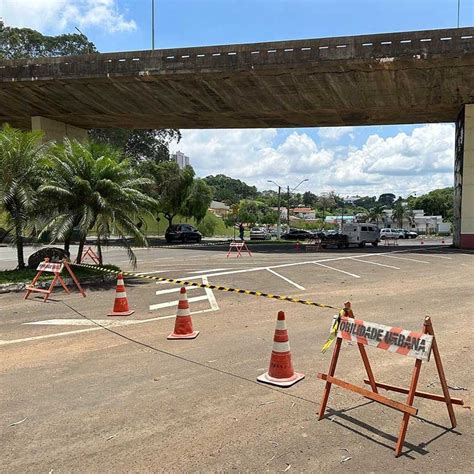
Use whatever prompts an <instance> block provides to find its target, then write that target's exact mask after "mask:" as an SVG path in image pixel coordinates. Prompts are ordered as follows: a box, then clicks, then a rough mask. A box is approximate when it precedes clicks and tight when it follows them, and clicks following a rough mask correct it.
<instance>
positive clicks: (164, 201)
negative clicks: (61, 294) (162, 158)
mask: <svg viewBox="0 0 474 474" xmlns="http://www.w3.org/2000/svg"><path fill="white" fill-rule="evenodd" d="M140 169H141V170H142V171H143V172H145V173H147V174H148V175H149V176H150V177H151V178H152V180H153V185H152V195H153V197H154V198H155V199H156V200H157V202H158V205H157V208H156V211H157V212H161V213H162V214H163V215H164V216H165V218H166V219H167V220H168V225H170V226H171V225H172V224H173V219H174V218H175V216H176V215H178V214H181V213H184V215H189V214H190V212H188V211H189V207H188V209H187V208H186V206H185V203H186V200H187V198H188V196H189V194H190V192H191V188H192V186H193V182H194V170H193V169H192V167H191V166H186V167H184V168H183V169H180V168H179V166H178V164H177V163H174V162H171V161H168V162H163V163H154V162H146V163H143V165H142V166H141V168H140ZM188 204H189V203H188Z"/></svg>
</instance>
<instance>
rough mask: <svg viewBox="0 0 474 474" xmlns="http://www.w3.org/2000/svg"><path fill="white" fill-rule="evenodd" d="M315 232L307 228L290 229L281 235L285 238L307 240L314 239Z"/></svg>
mask: <svg viewBox="0 0 474 474" xmlns="http://www.w3.org/2000/svg"><path fill="white" fill-rule="evenodd" d="M314 237H315V234H313V232H310V231H309V230H303V229H290V230H289V232H287V233H286V234H283V235H282V236H281V238H282V239H285V240H307V239H314Z"/></svg>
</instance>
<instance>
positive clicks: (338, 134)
mask: <svg viewBox="0 0 474 474" xmlns="http://www.w3.org/2000/svg"><path fill="white" fill-rule="evenodd" d="M353 131H354V127H326V128H321V129H319V131H318V135H319V136H320V137H321V138H322V139H323V140H327V141H336V140H339V139H340V138H342V137H343V136H344V135H350V136H351V138H353V137H354V135H353V133H352V132H353Z"/></svg>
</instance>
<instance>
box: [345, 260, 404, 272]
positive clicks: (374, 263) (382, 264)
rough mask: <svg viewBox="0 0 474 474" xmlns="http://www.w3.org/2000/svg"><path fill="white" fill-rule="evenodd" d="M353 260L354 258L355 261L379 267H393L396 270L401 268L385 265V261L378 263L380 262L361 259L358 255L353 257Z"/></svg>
mask: <svg viewBox="0 0 474 474" xmlns="http://www.w3.org/2000/svg"><path fill="white" fill-rule="evenodd" d="M351 260H354V262H361V263H368V264H370V265H378V266H379V267H387V268H393V269H395V270H400V268H399V267H394V266H393V265H385V264H384V263H378V262H368V261H367V260H361V259H360V258H357V257H352V259H351Z"/></svg>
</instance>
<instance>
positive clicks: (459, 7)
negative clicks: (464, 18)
mask: <svg viewBox="0 0 474 474" xmlns="http://www.w3.org/2000/svg"><path fill="white" fill-rule="evenodd" d="M460 10H461V0H458V28H459V12H460Z"/></svg>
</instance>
